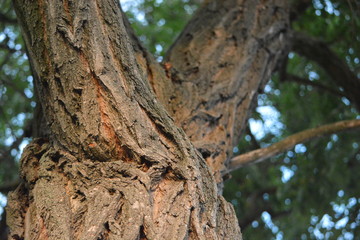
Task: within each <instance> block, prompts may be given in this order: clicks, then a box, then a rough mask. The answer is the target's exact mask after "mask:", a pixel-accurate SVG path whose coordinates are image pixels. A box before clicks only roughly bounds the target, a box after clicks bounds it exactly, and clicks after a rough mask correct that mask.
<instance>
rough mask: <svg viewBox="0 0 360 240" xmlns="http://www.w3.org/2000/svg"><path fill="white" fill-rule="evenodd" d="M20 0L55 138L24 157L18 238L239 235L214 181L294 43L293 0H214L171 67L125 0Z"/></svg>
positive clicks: (12, 216)
mask: <svg viewBox="0 0 360 240" xmlns="http://www.w3.org/2000/svg"><path fill="white" fill-rule="evenodd" d="M14 4H15V9H16V12H17V15H18V17H19V20H20V24H21V26H22V30H23V34H24V39H25V42H26V45H27V47H28V51H29V58H30V61H31V65H32V67H33V72H34V75H35V80H36V86H37V90H38V96H39V100H40V102H41V105H42V109H43V113H44V116H45V119H46V124H47V127H48V128H49V131H50V135H49V138H48V139H45V138H38V139H35V140H34V141H33V142H32V143H31V144H29V146H28V147H26V149H25V150H24V153H23V156H22V158H21V162H20V164H21V177H22V179H23V183H22V184H20V186H19V187H18V188H17V189H16V190H15V191H14V192H13V193H11V194H10V195H9V197H8V207H7V223H8V225H9V227H10V235H9V238H10V239H241V233H240V229H239V226H238V223H237V219H236V216H235V212H234V210H233V208H232V206H231V205H230V204H229V203H227V202H226V201H225V200H224V199H223V198H222V197H221V196H220V195H218V192H221V191H219V190H218V188H217V184H218V185H219V186H220V185H221V182H222V178H221V171H224V169H225V167H224V166H225V163H226V160H227V159H229V158H230V157H231V149H232V146H233V144H234V142H236V141H237V140H238V138H239V136H240V133H239V132H238V131H239V130H241V128H242V126H243V125H245V124H244V123H245V120H246V119H247V116H248V112H249V109H251V106H252V105H253V102H254V99H255V96H256V94H257V92H258V91H259V89H260V90H261V88H262V86H263V85H264V84H265V82H266V80H267V79H268V78H269V77H270V74H271V72H272V71H273V69H274V67H275V64H276V61H277V59H278V57H279V56H280V55H281V52H282V50H283V48H284V47H285V46H286V44H285V38H284V33H285V32H286V28H287V26H288V25H287V22H288V20H287V18H288V10H287V6H286V5H287V4H286V1H285V0H284V1H267V2H263V1H250V0H249V1H232V0H229V1H211V2H210V1H209V2H208V3H207V4H205V5H204V6H203V7H202V8H201V9H200V10H199V11H198V13H197V14H196V15H195V17H194V18H193V20H192V21H191V22H190V23H189V25H188V27H186V28H185V30H184V32H183V33H182V34H181V35H180V37H179V39H178V40H177V41H176V42H175V44H174V45H173V47H172V48H171V50H170V51H169V53H168V55H167V58H166V63H165V64H164V66H165V69H163V68H161V67H160V65H159V64H157V63H156V62H155V61H154V59H153V58H152V57H151V56H150V55H149V54H148V53H147V52H146V50H145V49H144V48H142V47H141V44H139V42H138V40H137V39H136V36H135V35H134V34H133V33H132V31H131V29H129V25H128V23H127V22H126V20H125V21H124V17H123V13H122V12H121V9H120V8H119V6H118V3H117V1H112V0H97V1H87V0H79V1H71V0H64V1H51V0H49V1H46V0H39V1H36V2H33V1H26V0H16V1H14ZM155 94H156V96H157V97H155ZM168 112H169V114H168ZM175 123H176V124H175ZM176 125H178V126H180V127H182V128H183V129H184V130H185V132H186V134H185V132H184V131H183V130H182V129H181V128H179V127H177V126H176ZM187 136H188V137H187ZM189 138H190V139H191V140H192V141H193V143H191V142H190V140H189ZM194 146H195V147H194ZM196 148H197V149H199V150H200V152H201V153H202V155H201V154H200V153H199V151H197V149H196ZM204 158H206V161H205V160H204ZM214 176H215V178H214Z"/></svg>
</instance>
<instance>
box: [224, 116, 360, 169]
mask: <svg viewBox="0 0 360 240" xmlns="http://www.w3.org/2000/svg"><path fill="white" fill-rule="evenodd" d="M359 127H360V120H358V119H356V120H348V121H340V122H336V123H332V124H327V125H323V126H320V127H317V128H312V129H308V130H305V131H302V132H299V133H296V134H294V135H291V136H289V137H287V138H285V139H284V140H282V141H280V142H277V143H275V144H273V145H271V146H269V147H266V148H261V149H257V150H254V151H251V152H247V153H244V154H241V155H239V156H236V157H234V158H232V159H231V161H230V166H229V171H234V170H236V169H238V168H240V167H242V166H244V165H247V164H250V163H257V162H261V161H264V160H266V159H268V158H271V157H274V156H276V155H278V154H280V153H282V152H285V151H287V150H289V149H291V148H292V147H294V146H295V145H296V144H299V143H304V142H307V141H309V140H311V139H314V138H318V137H321V136H325V135H329V134H333V133H336V132H340V131H344V130H349V129H354V128H359Z"/></svg>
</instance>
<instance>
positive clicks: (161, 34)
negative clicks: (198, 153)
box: [0, 0, 360, 240]
mask: <svg viewBox="0 0 360 240" xmlns="http://www.w3.org/2000/svg"><path fill="white" fill-rule="evenodd" d="M289 2H290V3H291V15H290V19H291V27H292V29H293V30H294V31H295V32H297V33H301V38H296V37H295V38H294V39H292V40H291V41H293V44H292V46H293V47H292V48H291V49H290V51H289V53H288V58H287V59H285V60H284V61H283V63H282V64H281V66H280V67H279V70H278V72H277V73H275V74H274V75H273V76H272V79H271V80H270V81H269V82H268V84H267V85H266V86H265V89H264V92H263V93H262V94H260V95H259V99H258V107H257V108H256V111H255V112H254V113H253V114H252V116H251V118H250V119H249V121H248V126H247V130H246V133H245V134H244V138H243V139H241V141H240V142H239V144H238V145H237V146H235V147H234V149H233V151H234V154H235V155H237V154H241V153H245V152H248V151H250V150H254V149H257V148H260V147H266V146H268V145H270V144H272V143H274V142H277V141H280V140H281V139H283V138H285V137H287V136H289V135H291V134H294V133H296V132H299V131H302V130H305V129H308V128H312V127H316V126H320V125H323V124H326V123H332V122H336V121H340V120H349V119H360V116H359V110H360V104H359V103H360V94H357V92H359V91H360V87H359V86H360V85H359V82H360V1H358V0H338V1H335V0H334V1H333V0H313V1H311V0H292V1H289ZM121 4H122V7H123V10H124V11H125V12H126V14H127V16H128V18H129V20H130V22H131V23H132V26H133V28H134V29H135V31H136V33H137V34H138V36H139V38H140V40H141V41H142V43H143V44H144V45H145V46H146V47H147V48H148V49H149V51H151V52H152V53H153V54H154V55H155V57H156V58H157V59H158V61H161V60H162V56H163V55H164V54H165V52H166V50H167V49H168V47H169V46H170V44H171V43H172V42H173V41H174V39H175V38H176V36H177V35H178V34H179V32H180V31H181V30H182V29H183V27H184V26H185V24H186V22H187V21H188V20H189V18H190V17H191V15H192V14H193V13H194V12H195V11H196V9H197V8H198V7H199V4H201V1H199V0H197V1H196V0H167V1H162V0H135V1H130V0H127V1H126V0H122V1H121ZM35 107H36V100H35V97H34V93H33V78H32V76H31V72H30V67H29V63H28V59H27V55H26V49H25V47H24V44H23V40H22V38H21V34H20V29H19V26H18V24H17V20H16V16H15V13H14V11H13V8H12V3H11V0H0V214H1V222H0V233H1V232H2V230H3V229H4V226H5V225H4V224H5V222H4V219H5V214H4V206H5V205H6V195H7V193H8V192H9V191H11V190H12V189H14V188H16V186H17V184H18V183H19V177H18V162H19V158H20V156H21V152H22V149H23V148H24V146H26V144H27V143H29V142H30V141H31V137H32V136H33V133H32V127H31V126H32V125H33V122H32V118H33V114H34V108H35ZM359 133H360V131H355V130H352V131H349V132H344V133H341V134H340V133H339V134H333V135H331V136H328V137H323V138H320V139H316V140H312V141H310V142H308V143H306V144H298V145H296V146H295V147H294V148H293V149H291V150H289V151H287V152H285V153H283V154H281V155H279V156H277V157H274V158H272V159H270V160H267V161H265V162H262V163H259V164H255V165H251V166H246V167H243V168H241V169H239V170H237V171H236V172H234V173H232V177H231V179H230V180H228V181H226V183H225V190H224V196H225V198H226V199H227V200H228V201H230V202H231V203H232V204H233V205H234V207H235V210H236V212H237V215H238V219H239V224H240V226H241V228H242V232H243V237H244V239H302V240H305V239H346V240H348V239H349V240H350V239H360V146H359V144H360V137H359ZM0 235H1V234H0ZM4 239H5V238H4Z"/></svg>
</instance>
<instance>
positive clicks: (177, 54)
mask: <svg viewBox="0 0 360 240" xmlns="http://www.w3.org/2000/svg"><path fill="white" fill-rule="evenodd" d="M287 27H288V9H287V2H286V1H268V2H266V3H265V2H263V1H208V2H207V4H206V5H205V6H203V7H202V8H201V9H200V10H199V11H198V13H197V14H196V15H195V16H194V18H193V19H192V20H191V21H190V22H189V24H188V25H187V27H186V28H185V30H184V31H183V32H182V33H181V35H180V37H179V38H178V40H177V41H176V42H175V44H174V45H173V46H172V47H171V49H170V51H169V52H168V54H167V57H166V58H165V61H166V64H167V66H168V68H169V70H168V71H170V72H171V77H172V80H173V82H172V84H173V88H172V89H174V92H173V93H172V94H170V95H171V96H174V97H173V98H172V99H171V101H169V102H168V103H164V104H167V105H169V106H168V107H167V108H168V109H170V111H171V113H172V116H173V117H174V119H175V121H176V123H177V124H178V125H179V126H181V127H182V128H184V130H185V132H186V133H187V135H188V136H189V137H190V139H191V140H192V142H193V143H194V144H195V146H196V147H197V148H198V149H200V150H201V151H203V152H207V153H209V154H207V156H206V158H207V159H206V160H207V163H208V165H209V166H210V167H211V169H212V171H213V173H214V175H215V177H216V180H217V182H218V183H221V182H222V179H221V174H220V172H221V171H223V170H225V166H224V165H225V164H226V161H227V160H228V159H229V158H230V157H231V155H232V148H233V146H234V144H236V143H237V141H238V140H239V136H240V134H241V132H242V129H243V128H244V126H245V122H246V120H247V117H248V116H247V114H246V112H249V111H247V110H249V109H251V108H252V106H254V101H256V96H257V91H258V89H262V87H263V86H264V84H265V83H266V82H267V81H268V79H269V78H270V75H271V73H272V71H273V70H274V67H275V65H276V63H277V59H278V58H279V57H280V56H281V55H282V54H283V52H282V51H283V50H285V48H286V44H285V40H286V39H285V33H286V30H287ZM165 80H166V79H165ZM158 84H159V85H161V84H162V83H161V82H160V83H158ZM209 116H212V117H209ZM219 116H221V117H219ZM214 119H217V120H216V124H214V123H213V120H214Z"/></svg>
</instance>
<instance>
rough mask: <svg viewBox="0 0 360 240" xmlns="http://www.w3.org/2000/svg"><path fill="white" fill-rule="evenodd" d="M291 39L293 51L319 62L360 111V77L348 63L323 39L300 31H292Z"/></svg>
mask: <svg viewBox="0 0 360 240" xmlns="http://www.w3.org/2000/svg"><path fill="white" fill-rule="evenodd" d="M290 39H291V42H292V49H293V51H295V52H297V53H298V54H300V55H302V56H304V57H306V58H308V59H310V60H312V61H315V62H316V63H317V64H319V66H320V67H322V68H323V69H324V70H325V71H326V72H327V73H328V74H329V76H330V79H331V80H332V81H333V82H334V83H335V84H336V85H338V86H340V87H342V88H343V89H344V92H345V94H346V96H348V97H349V100H350V101H351V102H352V103H353V104H354V105H355V107H356V108H357V109H358V111H360V79H359V78H357V77H356V75H355V74H354V73H353V72H352V71H351V70H350V69H349V67H348V65H347V64H346V63H345V62H344V61H343V60H342V59H340V58H339V57H338V56H337V55H336V54H335V53H334V52H333V51H332V50H331V49H330V48H329V47H328V45H327V44H326V43H324V42H323V41H320V40H318V39H315V38H312V37H309V36H306V35H305V34H302V33H298V32H292V34H290Z"/></svg>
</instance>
